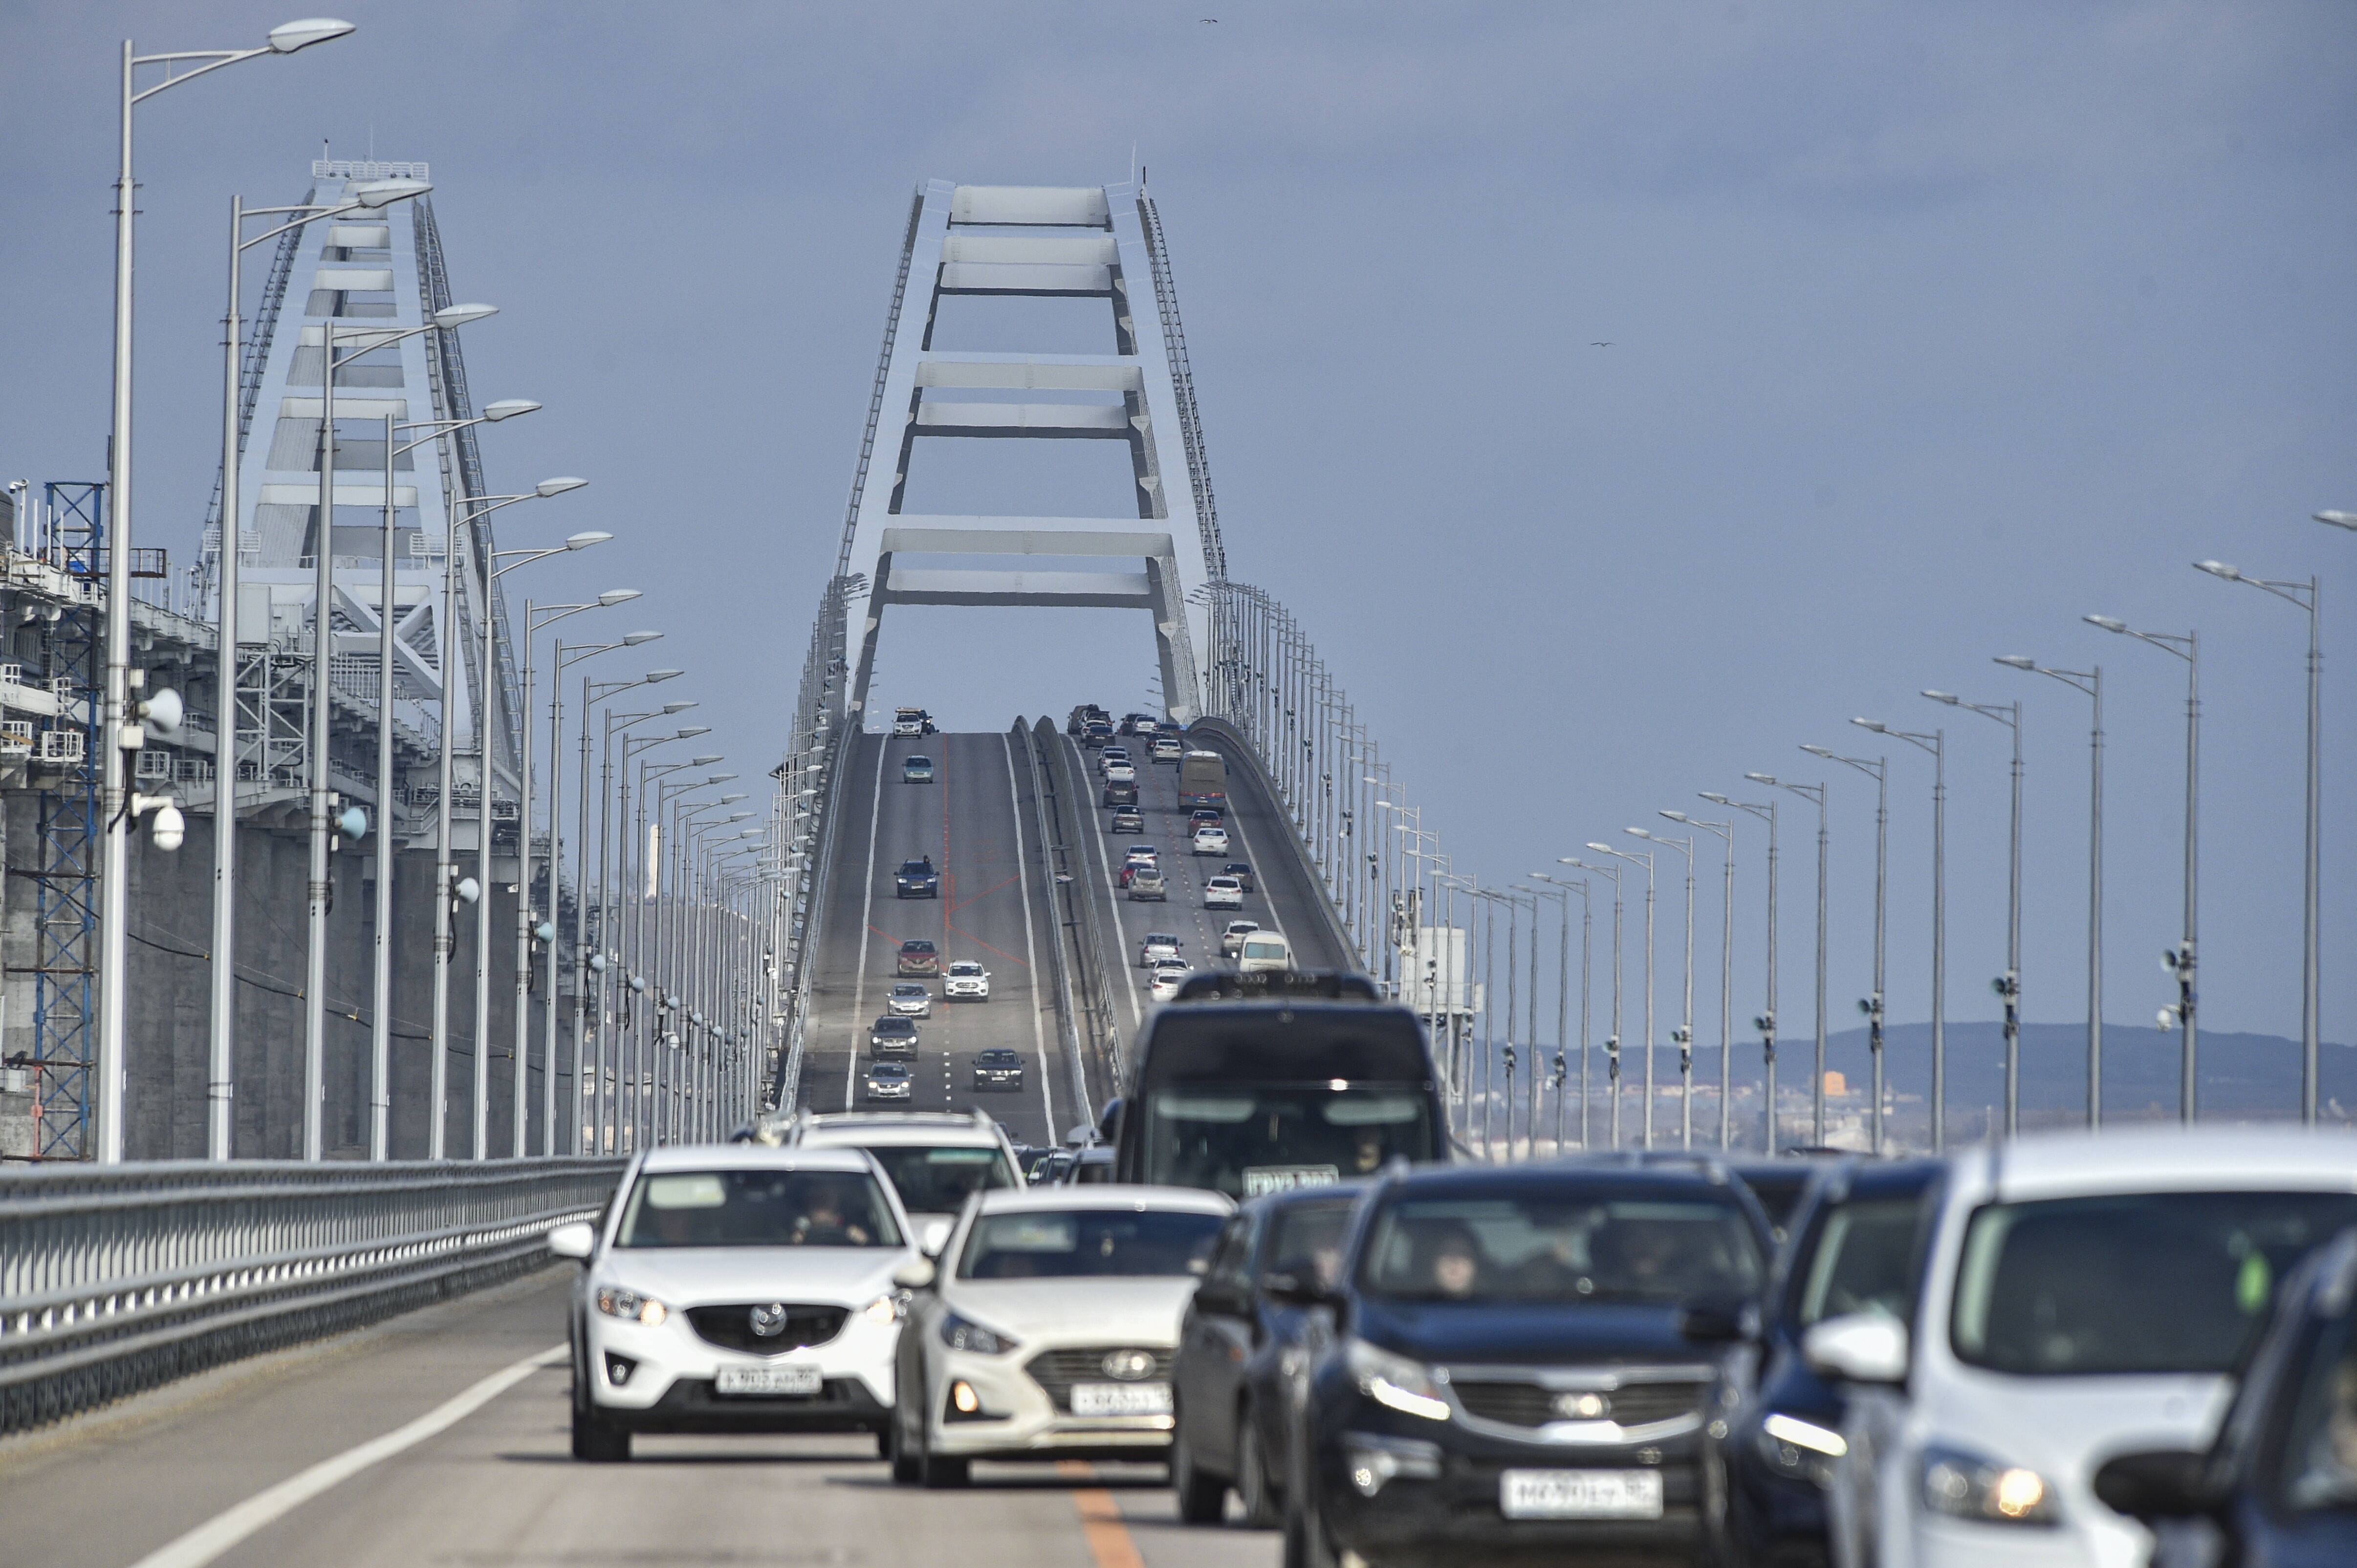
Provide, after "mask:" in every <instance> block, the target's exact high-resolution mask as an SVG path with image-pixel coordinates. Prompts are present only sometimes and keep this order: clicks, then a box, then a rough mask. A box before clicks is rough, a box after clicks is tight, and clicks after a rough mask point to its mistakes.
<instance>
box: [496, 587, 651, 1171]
mask: <svg viewBox="0 0 2357 1568" xmlns="http://www.w3.org/2000/svg"><path fill="white" fill-rule="evenodd" d="M638 596H639V590H638V589H636V588H609V589H608V590H607V591H606V592H605V593H602V594H600V595H598V596H597V597H596V598H594V599H587V600H584V601H583V602H582V603H580V604H577V605H544V606H541V607H537V608H535V607H534V606H533V602H532V601H531V600H530V599H526V600H525V601H524V602H523V678H522V688H523V690H522V698H521V700H522V713H523V720H524V722H523V723H522V724H521V725H518V726H517V727H518V728H519V729H520V730H521V731H522V739H523V746H522V748H521V751H520V754H519V757H518V758H517V771H516V945H515V1045H514V1052H515V1096H514V1101H513V1103H512V1105H511V1111H512V1112H513V1114H512V1116H511V1122H512V1123H513V1125H512V1127H511V1131H510V1134H509V1142H508V1152H509V1153H510V1154H511V1155H513V1156H514V1157H515V1158H517V1159H519V1160H520V1159H522V1158H523V1157H524V1155H525V1153H526V1150H525V1135H526V1133H528V1132H529V1130H530V1127H531V1120H532V1118H531V1109H532V1107H531V1093H530V1090H531V1088H532V1074H531V1071H530V1070H529V1069H530V1064H531V1061H532V939H533V927H534V925H535V924H538V923H539V922H535V921H534V920H533V918H532V916H533V908H532V784H533V780H532V723H531V719H532V674H533V671H532V648H533V637H534V636H536V635H537V634H538V633H539V631H540V629H541V628H543V627H547V626H554V625H555V624H556V623H557V622H558V621H561V620H563V619H565V618H566V617H567V616H576V615H579V614H580V613H581V612H583V611H584V610H602V609H610V608H611V607H614V606H616V605H620V604H628V603H629V602H630V600H632V599H635V598H637V597H638ZM641 640H644V639H641ZM561 646H562V645H560V648H561ZM558 662H559V668H558V670H557V672H556V674H555V675H554V676H553V677H552V678H551V679H550V682H549V684H550V686H551V687H554V686H556V685H557V684H558V683H559V682H560V681H561V680H562V679H563V676H564V670H563V667H562V666H563V660H562V659H561V658H560V660H559V661H558ZM551 745H552V746H554V737H552V739H551ZM560 760H561V757H560ZM555 818H556V811H555V802H554V800H552V801H551V802H550V811H549V824H548V911H549V918H548V921H547V928H548V931H547V937H546V939H545V940H547V942H548V944H549V947H550V949H551V950H552V951H553V950H554V948H555V944H556V871H557V843H556V821H555ZM547 1007H548V1015H549V1019H550V1024H551V1029H550V1034H549V1040H548V1047H549V1054H548V1056H547V1058H545V1059H544V1061H543V1062H542V1063H541V1095H542V1099H543V1100H544V1101H545V1102H546V1103H547V1105H548V1107H549V1109H550V1110H551V1111H552V1112H553V1111H554V1108H555V1099H556V1036H555V1032H554V1021H555V1017H556V994H555V993H554V992H553V991H552V992H551V993H549V996H548V1002H547ZM541 1133H542V1136H543V1137H544V1140H547V1141H548V1142H549V1143H550V1144H552V1146H553V1144H554V1138H555V1129H554V1127H551V1126H548V1125H546V1124H544V1125H543V1126H542V1128H541Z"/></svg>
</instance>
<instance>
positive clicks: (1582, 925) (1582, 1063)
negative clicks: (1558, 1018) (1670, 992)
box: [1531, 871, 1596, 1154]
mask: <svg viewBox="0 0 2357 1568" xmlns="http://www.w3.org/2000/svg"><path fill="white" fill-rule="evenodd" d="M1531 875H1533V876H1534V877H1536V878H1537V879H1538V880H1539V881H1541V882H1544V883H1547V884H1549V885H1550V886H1556V887H1560V888H1563V889H1564V890H1565V891H1566V892H1568V893H1577V894H1578V895H1579V1147H1580V1152H1581V1153H1583V1154H1585V1153H1586V1152H1587V1036H1588V1033H1589V1026H1590V1024H1591V1022H1592V1020H1591V1017H1590V1013H1589V1007H1588V997H1589V993H1588V981H1589V967H1590V960H1591V959H1592V958H1593V957H1594V954H1595V941H1594V938H1595V934H1596V933H1595V928H1596V910H1595V908H1594V901H1593V900H1592V899H1591V898H1590V897H1589V891H1590V890H1589V888H1588V885H1587V881H1586V880H1585V879H1584V878H1583V879H1582V880H1580V881H1577V882H1566V881H1560V880H1558V879H1556V878H1555V877H1552V876H1549V875H1547V874H1546V873H1545V872H1544V871H1534V872H1532V873H1531ZM1570 915H1571V910H1570V907H1569V905H1568V904H1566V906H1565V909H1564V918H1565V919H1566V921H1567V920H1568V919H1569V918H1570ZM1566 940H1568V935H1567V933H1566ZM1564 1077H1565V1063H1564V1060H1563V1053H1562V1052H1560V1051H1558V1052H1556V1053H1555V1153H1557V1154H1561V1153H1563V1087H1564Z"/></svg>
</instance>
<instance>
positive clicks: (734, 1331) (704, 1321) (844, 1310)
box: [687, 1302, 851, 1356]
mask: <svg viewBox="0 0 2357 1568" xmlns="http://www.w3.org/2000/svg"><path fill="white" fill-rule="evenodd" d="M771 1305H777V1304H776V1303H773V1302H744V1303H740V1304H738V1305H732V1306H691V1307H689V1308H688V1309H687V1320H688V1322H689V1323H691V1324H693V1325H694V1328H695V1333H696V1337H698V1338H700V1339H702V1340H704V1341H705V1343H706V1344H709V1345H717V1346H719V1347H721V1348H723V1349H727V1350H742V1351H744V1352H746V1353H747V1354H748V1355H753V1356H782V1355H784V1354H785V1353H786V1352H787V1351H789V1350H802V1349H807V1348H810V1347H811V1346H813V1345H823V1344H825V1343H826V1342H827V1341H828V1340H830V1339H832V1338H834V1337H835V1336H836V1335H838V1334H840V1333H842V1332H843V1320H844V1319H845V1318H846V1317H849V1316H851V1309H850V1308H849V1307H847V1306H798V1305H793V1304H792V1303H787V1304H785V1305H786V1325H785V1327H784V1328H783V1330H781V1331H780V1332H779V1333H777V1334H775V1335H770V1336H766V1337H765V1336H762V1335H759V1334H756V1333H754V1332H753V1313H754V1311H755V1309H756V1308H759V1307H765V1306H771Z"/></svg>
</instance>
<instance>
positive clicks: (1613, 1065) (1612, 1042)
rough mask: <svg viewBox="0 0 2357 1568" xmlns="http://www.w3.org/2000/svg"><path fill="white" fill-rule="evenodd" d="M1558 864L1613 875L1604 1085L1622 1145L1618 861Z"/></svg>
mask: <svg viewBox="0 0 2357 1568" xmlns="http://www.w3.org/2000/svg"><path fill="white" fill-rule="evenodd" d="M1555 864H1556V865H1576V866H1577V867H1579V868H1580V869H1581V870H1582V871H1592V872H1595V873H1596V874H1597V875H1599V876H1609V877H1610V878H1612V1032H1611V1033H1610V1034H1609V1035H1607V1036H1604V1088H1605V1092H1606V1094H1607V1095H1608V1096H1609V1097H1610V1101H1611V1112H1612V1114H1611V1116H1610V1118H1609V1122H1610V1128H1611V1137H1612V1146H1613V1147H1614V1148H1616V1149H1617V1148H1619V1147H1620V970H1621V964H1620V872H1621V867H1620V866H1617V865H1595V864H1593V863H1591V862H1588V861H1585V860H1581V859H1579V858H1578V857H1577V856H1575V855H1567V854H1566V855H1558V856H1556V857H1555ZM1579 1146H1580V1147H1581V1148H1583V1149H1585V1148H1587V1146H1588V1133H1587V1045H1586V1043H1585V1042H1584V1041H1583V1042H1582V1044H1581V1046H1580V1051H1579Z"/></svg>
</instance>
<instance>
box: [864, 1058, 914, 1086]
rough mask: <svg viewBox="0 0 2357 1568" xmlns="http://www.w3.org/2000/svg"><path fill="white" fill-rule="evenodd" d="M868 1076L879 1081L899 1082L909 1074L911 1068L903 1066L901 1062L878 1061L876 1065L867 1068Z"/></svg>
mask: <svg viewBox="0 0 2357 1568" xmlns="http://www.w3.org/2000/svg"><path fill="white" fill-rule="evenodd" d="M867 1076H868V1077H869V1078H872V1079H875V1080H876V1081H877V1082H878V1083H882V1082H886V1081H890V1082H893V1083H898V1082H899V1081H900V1080H901V1079H904V1078H906V1077H908V1076H909V1069H907V1068H905V1067H902V1066H901V1065H900V1064H899V1062H877V1064H876V1065H875V1066H874V1067H871V1068H869V1069H867Z"/></svg>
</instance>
